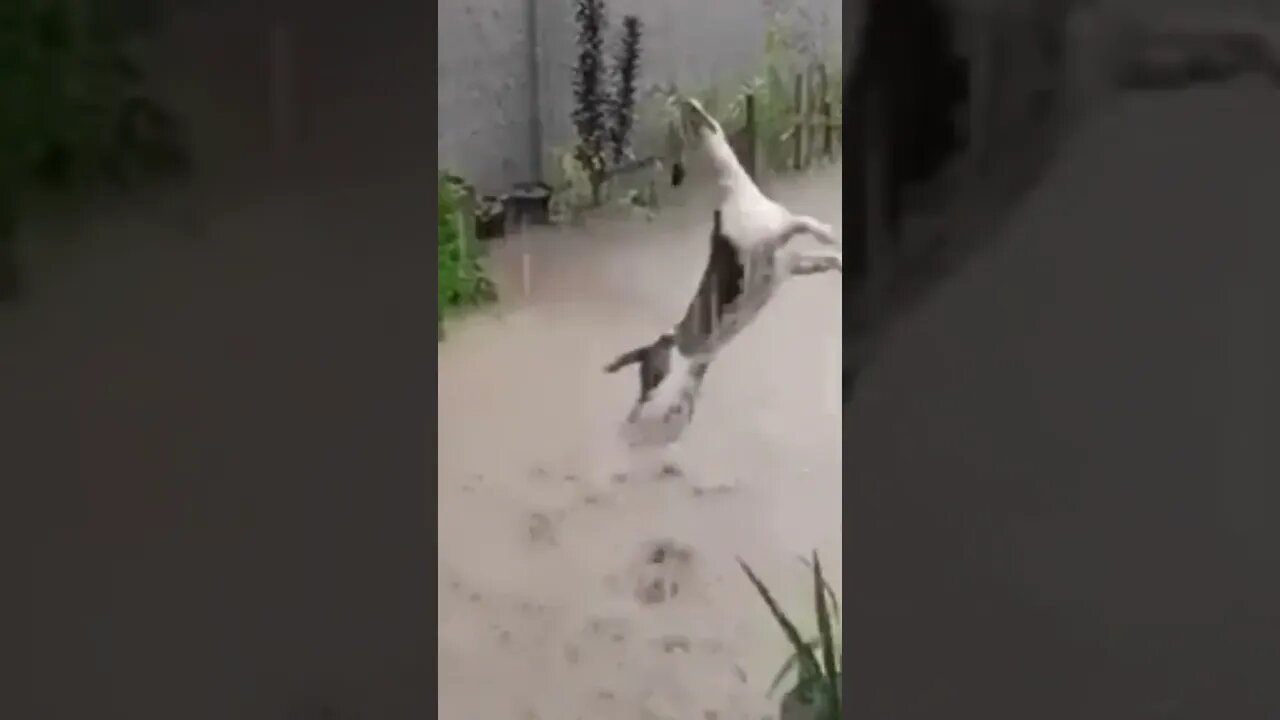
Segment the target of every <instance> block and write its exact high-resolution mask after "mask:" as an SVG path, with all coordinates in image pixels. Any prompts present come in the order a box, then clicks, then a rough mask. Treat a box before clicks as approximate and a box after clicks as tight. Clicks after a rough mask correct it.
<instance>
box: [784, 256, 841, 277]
mask: <svg viewBox="0 0 1280 720" xmlns="http://www.w3.org/2000/svg"><path fill="white" fill-rule="evenodd" d="M785 262H786V268H787V274H789V275H818V274H820V273H825V272H832V271H835V272H839V273H843V272H844V257H843V256H841V255H840V254H838V253H791V254H788V255H787V256H786V259H785Z"/></svg>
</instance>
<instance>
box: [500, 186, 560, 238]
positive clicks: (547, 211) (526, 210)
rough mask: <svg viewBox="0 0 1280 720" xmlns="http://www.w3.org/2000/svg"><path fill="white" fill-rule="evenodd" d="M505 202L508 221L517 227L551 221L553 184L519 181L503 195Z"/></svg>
mask: <svg viewBox="0 0 1280 720" xmlns="http://www.w3.org/2000/svg"><path fill="white" fill-rule="evenodd" d="M503 204H504V205H505V208H506V215H507V220H508V222H509V223H510V224H512V225H515V226H516V227H519V226H520V225H522V224H529V225H549V224H550V223H551V186H550V185H547V184H546V183H541V182H536V183H517V184H516V185H515V186H514V187H512V188H511V192H509V193H507V194H506V195H505V196H504V197H503Z"/></svg>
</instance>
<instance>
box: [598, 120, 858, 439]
mask: <svg viewBox="0 0 1280 720" xmlns="http://www.w3.org/2000/svg"><path fill="white" fill-rule="evenodd" d="M681 110H682V117H683V120H684V122H685V124H686V129H688V130H689V131H690V132H691V134H692V135H693V136H695V137H696V138H697V139H698V140H699V141H700V145H701V146H702V147H703V148H704V149H705V150H706V152H707V154H708V155H709V156H710V158H711V161H712V165H713V167H714V169H715V173H716V180H717V184H718V185H719V190H720V198H719V206H718V207H717V209H716V210H715V212H714V214H713V225H712V229H711V248H710V254H709V257H708V259H707V266H706V269H705V270H704V272H703V274H702V280H701V282H700V283H699V285H698V289H697V291H696V292H695V293H694V296H693V300H692V301H691V302H690V303H689V308H688V310H686V311H685V314H684V317H683V318H682V319H681V320H680V322H679V323H678V324H677V325H676V326H675V328H674V329H672V330H671V331H670V332H668V333H664V334H662V335H660V336H659V337H658V338H657V339H656V340H654V341H653V342H651V343H649V344H648V345H644V346H641V347H638V348H635V349H633V350H630V351H628V352H626V353H623V354H622V355H620V356H619V357H618V358H617V359H615V360H614V361H613V362H611V363H609V365H607V366H606V367H605V371H606V372H610V373H612V372H617V371H618V370H620V369H622V368H624V367H626V366H628V365H631V364H638V365H639V366H640V367H639V370H640V395H639V397H638V398H637V400H636V403H635V405H634V407H633V408H632V409H631V412H630V414H629V415H628V416H627V423H626V428H625V430H626V435H627V437H628V439H629V441H630V442H631V444H632V445H633V446H644V445H647V446H670V445H674V444H675V443H676V442H678V441H679V439H680V437H681V435H682V434H683V433H684V431H685V429H686V428H687V427H688V425H689V423H690V422H691V421H692V419H693V410H694V405H695V403H696V402H697V398H698V394H699V391H700V390H701V387H702V381H703V379H704V378H705V377H706V374H707V369H708V368H709V367H710V365H711V361H712V360H713V359H714V357H715V355H716V353H717V352H719V350H720V349H721V348H723V347H724V346H725V345H726V344H727V343H728V342H729V341H730V340H732V339H733V338H734V337H736V336H737V335H738V333H740V332H741V331H742V330H743V329H744V328H745V327H746V326H747V325H749V324H751V322H752V321H753V320H754V319H755V318H756V316H757V315H759V313H760V311H761V310H763V309H764V307H765V305H767V304H768V303H769V301H770V300H771V299H772V298H773V296H774V294H775V293H776V292H777V289H778V287H779V286H780V285H781V284H782V283H783V282H784V281H786V280H787V279H788V278H790V277H793V276H797V275H812V274H816V273H824V272H829V271H840V272H843V267H844V266H843V262H842V256H841V254H840V253H839V252H838V251H831V252H823V253H812V252H795V251H790V250H788V249H787V248H786V246H787V244H788V242H789V241H790V240H791V239H792V238H794V237H795V236H797V235H801V234H809V235H812V236H813V237H815V238H817V239H818V240H819V241H820V242H822V243H823V244H825V245H833V246H834V245H838V242H837V241H836V239H835V238H834V237H833V235H832V230H831V228H830V226H828V225H826V224H824V223H821V222H819V221H817V220H815V219H813V218H811V217H808V216H804V215H797V214H795V213H792V212H791V211H790V210H788V209H787V208H785V207H783V206H782V205H779V204H778V203H776V202H774V201H773V200H770V199H769V198H768V197H766V196H765V194H764V193H763V192H761V190H760V188H759V187H757V186H756V184H755V182H754V181H753V180H752V179H751V177H750V175H748V173H747V171H746V169H745V168H743V167H742V165H741V163H739V161H738V158H737V156H736V155H735V154H734V152H733V149H732V148H731V146H730V144H729V140H728V138H727V137H726V136H725V133H724V130H723V129H722V128H721V127H720V124H719V123H718V122H716V120H715V119H714V118H712V117H711V116H710V115H709V114H708V113H707V112H706V111H705V110H704V109H703V108H702V106H701V105H700V104H699V103H698V102H697V101H696V100H685V101H683V102H682V107H681Z"/></svg>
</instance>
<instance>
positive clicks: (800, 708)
mask: <svg viewBox="0 0 1280 720" xmlns="http://www.w3.org/2000/svg"><path fill="white" fill-rule="evenodd" d="M738 564H739V565H741V566H742V570H743V571H744V572H745V573H746V574H747V578H748V579H749V580H750V581H751V584H752V585H754V586H755V588H756V592H758V593H759V594H760V597H761V598H763V599H764V602H765V604H766V605H768V606H769V612H771V613H772V614H773V617H774V619H775V620H777V622H778V625H779V627H781V628H782V631H783V633H785V634H786V636H787V640H788V641H789V642H790V643H791V647H792V653H791V656H790V657H789V658H788V659H787V661H786V662H785V663H783V665H782V668H781V669H780V670H779V671H778V674H777V676H776V677H775V678H774V680H773V684H772V685H770V687H769V692H770V693H772V692H773V691H774V690H776V689H777V687H778V686H779V685H780V684H781V683H782V681H783V680H785V679H786V678H787V676H788V675H789V674H792V672H793V671H794V674H795V685H793V686H792V687H791V689H790V690H789V691H787V694H786V696H785V697H784V698H783V701H782V710H781V713H780V716H781V720H793V719H795V720H798V719H799V718H815V719H816V720H839V718H840V717H841V716H840V700H841V698H840V694H841V689H840V677H841V675H840V673H841V670H840V661H839V657H840V654H839V652H837V650H836V636H837V630H836V629H835V626H834V625H833V623H832V610H834V614H835V616H836V618H837V622H838V617H839V614H840V606H839V603H838V601H837V600H836V597H835V592H834V591H833V590H832V589H831V586H830V585H829V584H828V583H827V581H826V579H825V578H823V576H822V564H821V563H820V562H819V561H818V554H817V553H816V552H815V553H814V554H813V560H812V562H811V563H808V565H809V567H810V568H811V569H812V571H813V597H814V608H815V610H816V611H817V618H818V637H816V638H812V639H810V640H805V639H804V638H803V636H802V635H801V634H800V631H799V630H798V629H796V626H795V623H794V622H792V621H791V619H790V618H789V617H787V615H786V613H784V612H783V611H782V608H781V607H779V605H778V603H777V601H776V600H774V598H773V593H771V592H770V591H769V588H768V587H767V586H765V584H764V583H763V582H761V580H760V578H759V577H757V576H756V574H755V572H754V571H752V569H751V567H750V566H748V565H747V564H746V563H745V562H743V561H742V560H738ZM828 604H830V607H828Z"/></svg>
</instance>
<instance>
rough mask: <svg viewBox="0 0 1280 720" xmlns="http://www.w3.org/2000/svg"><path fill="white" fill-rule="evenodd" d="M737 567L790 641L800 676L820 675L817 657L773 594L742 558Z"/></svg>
mask: <svg viewBox="0 0 1280 720" xmlns="http://www.w3.org/2000/svg"><path fill="white" fill-rule="evenodd" d="M738 565H739V566H741V567H742V570H743V572H745V573H746V574H747V578H748V579H749V580H750V581H751V584H752V585H755V587H756V592H758V593H760V597H761V598H763V599H764V602H765V604H766V605H768V606H769V612H771V613H772V614H773V617H774V619H775V620H777V621H778V625H779V626H781V627H782V631H783V633H785V634H786V636H787V640H788V641H790V643H791V647H792V648H794V649H795V652H796V655H797V657H798V662H799V664H800V673H801V675H802V676H813V675H821V674H822V668H821V666H820V665H819V664H818V659H817V657H816V656H814V654H813V649H812V648H810V647H809V645H808V643H806V642H805V641H804V639H803V638H801V637H800V631H799V630H797V629H796V626H795V624H794V623H792V622H791V619H790V618H788V617H787V615H786V613H784V612H782V608H780V607H779V606H778V603H777V601H775V600H774V599H773V594H772V593H771V592H769V588H768V587H766V586H765V584H764V583H763V582H761V580H760V578H758V577H756V574H755V572H754V571H752V570H751V567H750V566H749V565H747V563H746V562H745V561H743V560H742V558H738Z"/></svg>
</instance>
